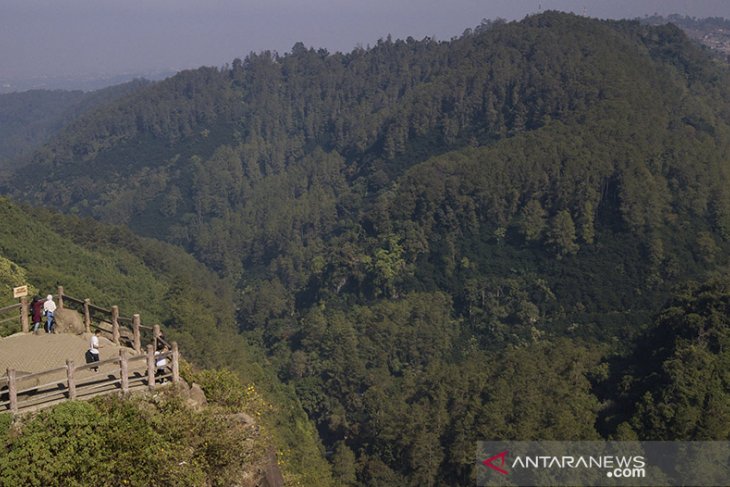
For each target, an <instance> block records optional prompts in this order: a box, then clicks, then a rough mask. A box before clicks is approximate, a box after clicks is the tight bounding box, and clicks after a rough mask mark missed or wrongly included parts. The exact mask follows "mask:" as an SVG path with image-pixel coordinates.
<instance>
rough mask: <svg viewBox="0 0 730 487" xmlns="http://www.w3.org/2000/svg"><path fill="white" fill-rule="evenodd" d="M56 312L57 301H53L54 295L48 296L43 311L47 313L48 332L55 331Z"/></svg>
mask: <svg viewBox="0 0 730 487" xmlns="http://www.w3.org/2000/svg"><path fill="white" fill-rule="evenodd" d="M55 312H56V303H54V302H53V296H52V295H50V294H49V295H48V296H46V302H45V303H43V313H44V314H45V315H46V333H53V330H54V328H55V325H56V322H55V321H54V320H53V314H54V313H55Z"/></svg>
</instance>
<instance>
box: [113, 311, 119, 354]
mask: <svg viewBox="0 0 730 487" xmlns="http://www.w3.org/2000/svg"><path fill="white" fill-rule="evenodd" d="M112 341H113V342H114V345H119V306H117V305H116V304H115V305H114V306H112Z"/></svg>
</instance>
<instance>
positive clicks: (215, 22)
mask: <svg viewBox="0 0 730 487" xmlns="http://www.w3.org/2000/svg"><path fill="white" fill-rule="evenodd" d="M539 9H542V10H546V9H556V10H565V11H572V12H576V13H584V12H585V13H586V14H587V15H589V16H591V17H600V18H606V17H611V18H617V17H630V18H634V17H640V16H643V15H646V14H653V13H655V12H658V13H661V14H670V13H680V14H686V15H690V16H695V17H708V16H721V17H726V18H730V0H582V1H580V0H0V79H1V78H5V79H8V78H10V79H12V78H28V77H34V76H68V75H75V74H78V75H82V74H102V73H104V74H117V73H122V72H129V71H132V72H144V71H147V70H154V69H167V68H172V69H175V70H178V69H182V68H190V67H197V66H200V65H213V66H221V65H223V64H225V63H229V62H230V61H232V60H233V59H234V58H236V57H244V56H245V55H246V54H247V53H249V52H251V51H261V50H265V49H271V50H276V51H279V52H281V53H283V52H286V51H288V50H290V49H291V47H292V45H293V44H294V43H295V42H298V41H302V42H304V44H305V45H306V46H308V47H309V46H313V47H316V48H319V47H325V48H327V49H329V50H330V51H337V50H339V51H349V50H351V49H352V48H353V47H355V46H356V45H358V44H360V45H362V46H366V45H368V44H373V43H375V42H376V41H377V40H378V39H379V38H382V37H385V36H386V35H388V34H392V35H393V37H394V38H405V37H407V36H413V37H414V38H416V39H421V38H423V37H424V36H432V37H435V38H436V39H449V38H451V37H452V36H455V35H459V34H461V33H462V32H463V31H464V29H466V28H467V27H474V26H476V25H478V24H479V22H480V21H481V19H483V18H489V19H493V18H496V17H502V18H505V19H508V20H513V19H520V18H522V17H524V16H525V15H527V14H530V13H536V12H538V10H539Z"/></svg>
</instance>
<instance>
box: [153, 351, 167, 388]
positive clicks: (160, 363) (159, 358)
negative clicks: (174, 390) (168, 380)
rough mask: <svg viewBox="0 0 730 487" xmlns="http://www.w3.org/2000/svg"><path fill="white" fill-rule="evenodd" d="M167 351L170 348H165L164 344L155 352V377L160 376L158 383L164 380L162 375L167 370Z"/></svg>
mask: <svg viewBox="0 0 730 487" xmlns="http://www.w3.org/2000/svg"><path fill="white" fill-rule="evenodd" d="M169 351H170V349H169V348H167V345H164V346H163V347H162V350H158V351H156V352H155V356H156V360H155V366H156V367H157V371H156V372H155V377H160V384H162V383H163V382H165V379H164V378H163V377H162V376H163V375H165V373H166V372H167V370H166V368H167V352H169Z"/></svg>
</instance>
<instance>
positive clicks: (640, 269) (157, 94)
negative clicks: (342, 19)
mask: <svg viewBox="0 0 730 487" xmlns="http://www.w3.org/2000/svg"><path fill="white" fill-rule="evenodd" d="M728 81H730V78H729V76H728V72H727V70H726V68H724V67H722V66H721V65H718V64H717V63H716V62H714V60H713V59H712V58H711V57H710V56H709V55H708V53H707V52H705V51H704V50H702V49H700V48H699V47H698V46H697V45H695V44H694V43H692V42H691V41H690V40H689V39H688V38H687V37H686V36H685V35H684V34H683V33H682V32H681V31H680V30H679V29H678V28H676V27H674V26H671V25H669V26H660V27H649V26H644V25H641V24H639V23H638V22H608V21H598V20H593V19H586V18H581V17H577V16H573V15H566V14H559V13H555V12H548V13H546V14H543V15H537V16H532V17H528V18H526V19H525V20H523V21H521V22H514V23H507V24H505V23H495V24H484V25H482V26H480V27H479V28H477V29H475V30H474V31H471V32H467V33H465V35H464V36H462V37H460V38H458V39H454V40H452V41H449V42H436V41H433V40H431V39H425V40H423V41H415V40H413V39H408V40H405V41H401V40H396V41H392V40H390V39H387V40H381V41H380V42H378V43H377V45H375V47H373V48H372V49H370V50H367V51H366V50H361V49H359V50H355V51H353V52H351V53H348V54H341V53H335V54H329V53H327V52H325V51H322V50H320V51H315V50H313V49H309V50H308V49H305V48H304V47H303V46H301V45H296V46H295V47H294V48H293V50H292V52H291V53H289V54H287V55H284V56H277V55H273V54H271V53H262V54H256V55H251V56H249V57H248V58H246V59H245V60H244V61H239V60H236V61H234V62H233V64H232V65H231V66H230V67H228V68H225V69H222V70H217V69H211V68H205V69H200V70H196V71H189V72H185V73H180V74H179V75H178V76H176V77H174V78H172V79H170V80H167V81H165V82H161V83H158V84H155V85H154V86H151V87H149V88H148V89H146V90H144V91H143V92H140V93H139V94H138V96H136V97H134V98H131V99H129V100H125V102H124V103H119V104H117V105H115V106H112V107H109V108H108V109H106V110H103V111H98V112H95V113H94V114H93V116H89V117H87V118H84V119H80V120H79V121H77V123H75V124H74V125H73V126H71V127H69V129H68V130H67V131H66V132H65V134H64V135H63V137H59V138H58V139H56V140H54V141H53V142H52V143H51V144H49V145H48V146H47V147H46V148H44V150H43V151H40V152H39V153H37V154H36V156H35V161H34V165H33V168H35V170H37V172H38V173H39V174H43V175H44V179H43V183H42V186H41V188H40V189H38V188H36V190H35V191H33V192H31V193H30V194H28V195H25V194H21V192H19V191H18V192H15V193H14V194H15V195H16V196H17V197H26V198H28V199H29V200H31V201H34V202H37V203H44V204H48V205H53V206H57V207H60V208H63V209H64V210H66V211H69V212H78V213H81V214H86V215H92V216H94V217H96V218H99V219H102V220H106V221H113V222H117V223H124V224H126V225H128V226H129V227H130V228H131V229H133V230H135V231H138V232H141V233H143V234H146V235H153V236H157V237H160V238H163V239H165V240H168V241H170V242H174V243H179V244H181V245H182V246H184V247H185V248H186V249H187V250H189V251H190V252H192V253H193V254H194V255H195V256H196V257H198V258H199V259H200V260H201V261H203V262H204V263H205V264H206V265H207V266H208V267H209V268H210V269H212V270H213V271H215V272H216V273H218V274H219V275H221V276H223V277H224V279H225V281H226V282H227V283H231V284H232V285H234V286H235V287H236V291H237V295H236V296H235V299H236V302H237V304H238V306H239V314H238V321H239V326H240V328H241V331H242V332H243V334H244V335H245V336H247V337H248V338H249V339H250V340H251V341H253V342H254V343H255V344H256V345H257V346H259V347H260V348H261V349H263V350H266V352H267V353H268V355H269V357H270V359H271V361H272V364H273V366H274V368H275V369H276V371H277V373H278V374H279V377H280V378H281V379H283V380H284V381H286V382H288V383H289V384H291V385H292V386H293V387H294V388H295V390H296V392H297V395H298V398H299V400H300V401H301V404H302V405H303V407H304V408H305V410H306V411H307V412H308V413H309V415H310V417H311V418H312V419H314V420H315V421H316V423H317V426H318V429H319V433H320V435H321V438H322V439H323V440H324V442H325V444H326V445H327V447H328V448H329V449H331V452H332V456H331V460H332V464H333V468H334V470H335V475H336V476H337V477H338V478H339V479H340V480H342V481H346V482H353V481H359V482H361V483H365V484H384V485H409V484H410V485H422V484H428V483H442V484H448V485H453V484H469V483H470V482H472V479H471V475H472V474H473V448H474V442H475V441H477V440H479V439H484V438H485V436H486V435H488V434H490V435H492V436H491V438H497V437H498V438H503V439H521V440H526V439H536V438H540V439H581V440H591V439H596V438H599V437H601V435H603V437H608V436H609V435H612V434H614V433H616V431H615V428H613V429H612V427H617V425H616V424H612V425H611V426H610V427H601V428H596V427H594V424H595V423H596V421H598V419H599V417H600V415H601V414H603V411H602V408H604V407H605V403H602V402H599V401H598V398H597V397H598V396H597V395H596V392H595V390H594V388H595V387H596V386H597V385H600V383H601V381H602V377H603V376H604V375H605V373H606V366H605V364H603V365H602V364H601V360H602V359H603V358H605V357H606V356H607V355H608V354H610V353H614V352H618V353H622V352H625V349H627V348H630V345H629V343H630V342H631V340H632V339H633V338H634V337H636V336H637V335H638V334H640V333H641V332H642V330H643V329H644V328H646V327H647V326H649V324H650V323H651V322H652V318H651V316H652V315H653V314H654V313H657V312H658V311H659V310H660V309H661V306H662V304H663V302H664V301H665V299H666V298H667V296H668V295H669V293H670V289H671V288H672V287H673V286H675V285H677V284H678V283H680V282H682V281H684V280H686V279H688V278H697V279H704V278H705V277H706V275H707V274H708V273H711V272H713V271H714V270H717V269H725V268H727V264H728V255H729V254H728V252H727V250H730V245H729V243H728V238H729V237H730V189H729V188H730V186H729V185H728V182H730V181H728V176H730V174H729V173H728V171H729V170H730V166H729V162H730V161H728V158H727V154H728V153H730V151H729V150H728V149H730V92H728V89H727V86H730V84H729V83H728ZM14 184H20V180H19V179H16V180H15V181H14ZM9 188H13V186H12V185H10V186H7V187H6V190H8V189H9ZM704 372H705V371H701V372H700V375H701V374H702V373H704ZM630 401H631V400H630V399H629V402H630ZM566 405H567V406H566ZM629 409H630V407H629ZM511 411H515V414H514V415H511V414H510V412H511ZM629 416H630V415H629ZM624 419H625V418H624ZM626 425H627V426H625V428H628V430H625V431H623V432H624V433H627V434H629V433H633V434H635V435H643V436H646V437H649V436H650V435H649V434H648V433H647V431H646V430H645V429H642V428H640V427H639V426H640V425H641V420H640V419H636V420H634V421H633V423H632V422H631V421H628V420H627V421H626ZM632 425H633V426H632ZM622 428H624V427H622ZM631 428H635V430H632V429H631ZM479 435H482V436H479ZM690 437H691V435H690Z"/></svg>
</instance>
